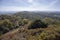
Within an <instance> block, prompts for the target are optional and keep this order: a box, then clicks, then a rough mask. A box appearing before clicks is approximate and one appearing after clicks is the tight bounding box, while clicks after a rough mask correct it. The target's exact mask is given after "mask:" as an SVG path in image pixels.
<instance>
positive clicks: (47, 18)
mask: <svg viewBox="0 0 60 40" xmlns="http://www.w3.org/2000/svg"><path fill="white" fill-rule="evenodd" d="M59 16H60V12H26V11H24V12H17V13H15V14H12V15H0V40H60V17H59Z"/></svg>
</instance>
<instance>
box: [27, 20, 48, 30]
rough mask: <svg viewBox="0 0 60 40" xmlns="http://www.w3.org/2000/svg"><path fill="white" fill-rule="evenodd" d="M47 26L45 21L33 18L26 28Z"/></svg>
mask: <svg viewBox="0 0 60 40" xmlns="http://www.w3.org/2000/svg"><path fill="white" fill-rule="evenodd" d="M47 26H48V24H47V23H44V22H42V21H41V20H35V21H33V22H32V23H31V25H30V26H29V27H28V29H35V28H46V27H47Z"/></svg>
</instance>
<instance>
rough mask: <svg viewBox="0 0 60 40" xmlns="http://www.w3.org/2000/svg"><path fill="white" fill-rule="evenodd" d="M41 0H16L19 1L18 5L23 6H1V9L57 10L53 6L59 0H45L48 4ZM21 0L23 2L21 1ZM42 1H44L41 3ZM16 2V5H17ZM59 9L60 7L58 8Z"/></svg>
mask: <svg viewBox="0 0 60 40" xmlns="http://www.w3.org/2000/svg"><path fill="white" fill-rule="evenodd" d="M39 1H40V0H15V2H17V4H18V2H19V4H18V5H21V6H14V4H13V6H4V7H0V11H36V10H37V11H47V10H56V9H52V8H51V7H54V6H53V5H55V4H56V3H57V2H58V0H54V1H52V2H48V1H47V0H45V2H47V3H48V5H46V4H45V3H43V2H44V1H42V0H41V1H40V2H39ZM20 2H21V3H20ZM41 2H42V3H41ZM25 3H26V4H28V6H26V4H25ZM17 4H15V5H17ZM57 10H58V9H57Z"/></svg>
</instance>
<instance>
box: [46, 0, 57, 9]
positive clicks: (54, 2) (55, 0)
mask: <svg viewBox="0 0 60 40" xmlns="http://www.w3.org/2000/svg"><path fill="white" fill-rule="evenodd" d="M57 2H58V0H54V1H53V2H51V3H50V4H49V5H48V6H47V7H48V8H50V7H52V6H53V5H55V4H56V3H57Z"/></svg>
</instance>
